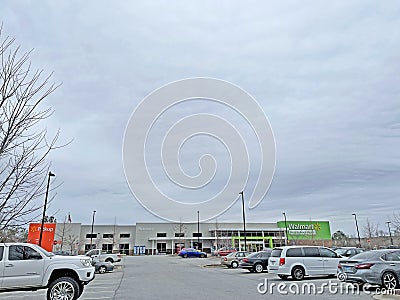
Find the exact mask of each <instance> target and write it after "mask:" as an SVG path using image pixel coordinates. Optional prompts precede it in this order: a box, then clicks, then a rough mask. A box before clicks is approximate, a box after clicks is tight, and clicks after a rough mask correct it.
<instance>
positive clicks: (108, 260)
mask: <svg viewBox="0 0 400 300" xmlns="http://www.w3.org/2000/svg"><path fill="white" fill-rule="evenodd" d="M106 262H110V263H112V264H113V263H114V260H113V259H112V258H107V259H106Z"/></svg>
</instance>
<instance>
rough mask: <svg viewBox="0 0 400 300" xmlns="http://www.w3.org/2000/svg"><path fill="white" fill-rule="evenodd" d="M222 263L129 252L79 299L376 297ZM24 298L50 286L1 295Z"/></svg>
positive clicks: (39, 295) (41, 294)
mask: <svg viewBox="0 0 400 300" xmlns="http://www.w3.org/2000/svg"><path fill="white" fill-rule="evenodd" d="M218 264H219V259H218V258H215V257H210V258H206V259H201V258H186V259H184V258H180V257H176V256H167V255H157V256H139V257H125V258H124V259H123V261H122V263H121V265H120V266H119V267H118V268H117V269H116V270H114V271H113V272H112V273H106V274H97V275H96V278H95V279H94V280H93V281H92V282H91V283H90V284H89V285H88V286H87V287H86V288H85V291H84V293H83V295H82V297H81V298H80V299H82V300H89V299H210V298H215V299H219V300H221V299H287V298H293V297H295V298H296V299H310V298H322V297H323V298H324V299H342V298H345V299H372V297H373V296H374V291H369V292H368V293H363V292H360V293H359V294H357V293H353V292H351V291H350V293H347V292H346V289H344V288H342V289H341V288H340V287H341V284H340V283H339V281H338V280H337V279H335V278H329V279H328V278H323V277H320V278H311V279H310V278H307V279H306V280H304V281H301V282H296V281H291V280H281V279H279V278H278V277H276V276H274V275H272V274H268V273H267V272H263V273H260V274H257V273H250V272H248V271H247V270H242V269H240V268H238V269H228V268H225V267H220V266H218ZM278 286H280V287H279V288H278ZM267 287H268V289H267V290H265V289H266V288H267ZM314 287H315V290H314ZM309 289H311V290H310V291H311V292H308V291H309ZM263 291H265V293H262V292H263ZM303 291H304V292H303ZM24 298H25V299H33V300H39V299H45V291H44V290H41V291H36V292H15V293H14V292H13V293H3V294H0V299H24ZM386 299H390V298H386Z"/></svg>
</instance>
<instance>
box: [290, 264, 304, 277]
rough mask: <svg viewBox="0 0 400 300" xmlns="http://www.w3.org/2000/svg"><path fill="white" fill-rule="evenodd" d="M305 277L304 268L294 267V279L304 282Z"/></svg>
mask: <svg viewBox="0 0 400 300" xmlns="http://www.w3.org/2000/svg"><path fill="white" fill-rule="evenodd" d="M304 275H305V274H304V269H303V268H302V267H294V268H293V269H292V277H293V279H294V280H303V279H304Z"/></svg>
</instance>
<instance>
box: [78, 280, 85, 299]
mask: <svg viewBox="0 0 400 300" xmlns="http://www.w3.org/2000/svg"><path fill="white" fill-rule="evenodd" d="M84 288H85V285H84V284H83V283H79V295H78V298H79V297H80V296H81V295H82V293H83V289H84Z"/></svg>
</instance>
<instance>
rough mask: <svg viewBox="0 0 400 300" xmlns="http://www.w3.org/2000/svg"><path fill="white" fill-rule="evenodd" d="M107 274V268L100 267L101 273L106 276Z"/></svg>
mask: <svg viewBox="0 0 400 300" xmlns="http://www.w3.org/2000/svg"><path fill="white" fill-rule="evenodd" d="M105 272H107V268H106V267H105V266H100V268H99V273H100V274H104V273H105Z"/></svg>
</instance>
